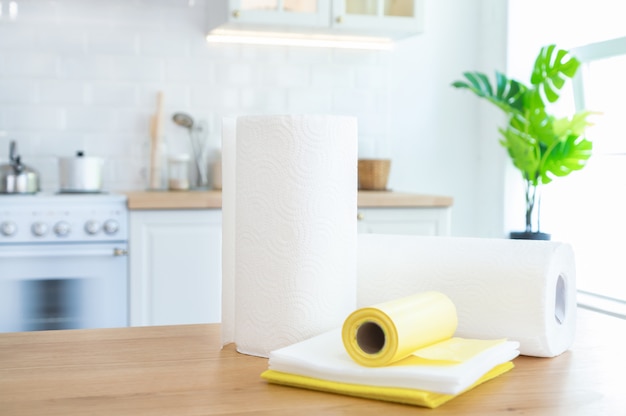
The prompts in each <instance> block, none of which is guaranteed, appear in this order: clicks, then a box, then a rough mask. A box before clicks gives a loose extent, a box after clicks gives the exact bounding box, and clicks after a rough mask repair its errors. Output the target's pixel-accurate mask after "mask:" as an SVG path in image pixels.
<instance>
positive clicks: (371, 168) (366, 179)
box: [359, 159, 391, 191]
mask: <svg viewBox="0 0 626 416" xmlns="http://www.w3.org/2000/svg"><path fill="white" fill-rule="evenodd" d="M390 169H391V160H389V159H359V189H363V190H371V191H384V190H386V189H387V180H389V170H390Z"/></svg>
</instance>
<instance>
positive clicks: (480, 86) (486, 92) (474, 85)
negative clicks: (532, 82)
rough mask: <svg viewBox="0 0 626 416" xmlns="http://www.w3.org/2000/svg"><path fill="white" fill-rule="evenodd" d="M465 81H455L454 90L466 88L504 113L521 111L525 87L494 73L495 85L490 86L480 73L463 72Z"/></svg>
mask: <svg viewBox="0 0 626 416" xmlns="http://www.w3.org/2000/svg"><path fill="white" fill-rule="evenodd" d="M463 76H464V77H465V78H466V79H467V82H465V81H456V82H454V83H453V84H452V85H453V86H454V87H456V88H467V89H469V90H470V91H472V92H473V93H474V94H476V95H478V96H479V97H483V98H485V99H487V100H489V101H490V102H491V103H492V104H495V105H496V106H498V107H499V108H500V109H501V110H503V111H504V112H511V111H522V110H523V108H524V94H525V93H526V90H527V88H526V86H525V85H524V84H522V83H521V82H518V81H516V80H514V79H508V78H507V77H506V75H504V74H502V73H500V72H496V76H495V85H494V87H495V88H494V87H492V86H491V82H490V81H489V78H488V77H487V76H486V75H485V74H483V73H481V72H464V73H463Z"/></svg>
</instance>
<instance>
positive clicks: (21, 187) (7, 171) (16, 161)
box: [0, 141, 39, 194]
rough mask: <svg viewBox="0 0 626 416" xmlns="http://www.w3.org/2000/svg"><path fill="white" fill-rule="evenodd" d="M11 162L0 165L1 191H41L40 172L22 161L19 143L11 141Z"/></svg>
mask: <svg viewBox="0 0 626 416" xmlns="http://www.w3.org/2000/svg"><path fill="white" fill-rule="evenodd" d="M9 160H10V161H9V163H8V164H2V165H0V193H2V194H34V193H36V192H39V173H38V172H37V171H36V170H35V169H32V168H30V167H28V166H26V165H24V164H23V163H22V157H21V156H20V155H18V154H17V145H16V144H15V141H11V143H10V146H9Z"/></svg>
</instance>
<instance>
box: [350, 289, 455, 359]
mask: <svg viewBox="0 0 626 416" xmlns="http://www.w3.org/2000/svg"><path fill="white" fill-rule="evenodd" d="M457 324H458V318H457V314H456V307H455V306H454V303H452V301H451V300H450V298H448V297H447V296H446V295H444V294H443V293H440V292H422V293H418V294H415V295H411V296H407V297H405V298H401V299H397V300H393V301H390V302H385V303H381V304H378V305H375V306H371V307H367V308H361V309H357V310H356V311H354V312H352V313H351V314H350V315H349V316H348V317H347V318H346V320H345V321H344V324H343V328H342V340H343V345H344V347H345V349H346V351H347V352H348V354H349V355H350V357H352V359H353V360H354V361H356V362H357V363H359V364H361V365H364V366H368V367H380V366H384V365H389V364H391V363H394V362H396V361H398V360H401V359H403V358H406V357H408V356H409V355H411V354H413V353H414V352H415V351H417V350H418V349H420V348H423V347H426V346H429V345H432V344H435V343H437V342H440V341H444V340H447V339H449V338H450V337H451V336H452V335H453V334H454V332H455V331H456V327H457Z"/></svg>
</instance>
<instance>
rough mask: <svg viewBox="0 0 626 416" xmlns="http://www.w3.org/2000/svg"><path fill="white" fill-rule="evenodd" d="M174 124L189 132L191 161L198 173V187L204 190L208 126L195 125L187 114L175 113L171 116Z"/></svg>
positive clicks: (206, 184) (205, 185) (204, 124)
mask: <svg viewBox="0 0 626 416" xmlns="http://www.w3.org/2000/svg"><path fill="white" fill-rule="evenodd" d="M172 120H174V123H176V124H178V125H179V126H181V127H184V128H186V129H187V130H188V131H189V140H190V141H191V150H192V152H193V159H194V161H195V164H196V170H197V172H198V181H197V182H198V187H199V188H205V187H207V186H208V181H209V180H208V175H207V173H208V172H207V170H208V167H207V164H206V163H205V153H206V149H207V144H208V143H207V134H208V130H209V129H208V126H207V125H206V123H203V122H200V123H195V122H194V120H193V118H192V117H191V116H190V115H189V114H185V113H175V114H174V115H173V116H172Z"/></svg>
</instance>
